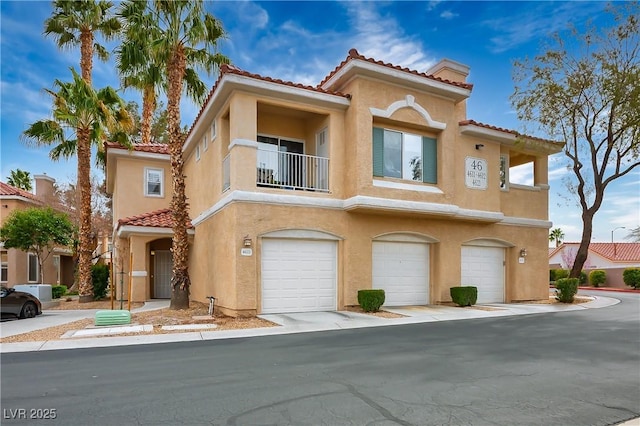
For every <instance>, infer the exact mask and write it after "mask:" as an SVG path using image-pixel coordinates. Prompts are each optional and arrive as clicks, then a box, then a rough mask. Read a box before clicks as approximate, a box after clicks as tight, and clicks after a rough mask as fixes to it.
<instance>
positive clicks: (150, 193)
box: [144, 167, 164, 197]
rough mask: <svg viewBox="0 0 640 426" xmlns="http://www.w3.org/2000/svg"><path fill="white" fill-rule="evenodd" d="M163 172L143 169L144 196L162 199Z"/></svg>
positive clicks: (161, 170) (147, 168) (148, 168)
mask: <svg viewBox="0 0 640 426" xmlns="http://www.w3.org/2000/svg"><path fill="white" fill-rule="evenodd" d="M163 184H164V170H163V169H152V168H150V167H145V168H144V195H145V196H147V197H164V185H163Z"/></svg>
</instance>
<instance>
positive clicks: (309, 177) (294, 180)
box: [256, 149, 329, 192]
mask: <svg viewBox="0 0 640 426" xmlns="http://www.w3.org/2000/svg"><path fill="white" fill-rule="evenodd" d="M257 160H258V161H257V180H256V183H257V184H258V186H270V187H275V188H283V189H301V190H306V191H319V192H329V159H328V158H325V157H316V156H314V155H305V154H296V153H293V152H282V151H274V150H264V149H258V157H257Z"/></svg>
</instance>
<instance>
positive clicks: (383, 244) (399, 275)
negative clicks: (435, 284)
mask: <svg viewBox="0 0 640 426" xmlns="http://www.w3.org/2000/svg"><path fill="white" fill-rule="evenodd" d="M373 288H381V289H383V290H384V291H385V302H384V305H385V306H406V305H426V304H427V303H429V245H428V244H422V243H405V242H390V241H374V243H373Z"/></svg>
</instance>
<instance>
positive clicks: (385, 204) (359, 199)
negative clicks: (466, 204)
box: [344, 195, 458, 216]
mask: <svg viewBox="0 0 640 426" xmlns="http://www.w3.org/2000/svg"><path fill="white" fill-rule="evenodd" d="M358 208H370V209H375V210H382V211H410V212H415V213H428V214H435V215H442V216H454V215H455V214H456V213H457V211H458V207H457V206H455V205H453V204H439V203H427V202H424V201H406V200H394V199H389V198H377V197H369V196H366V195H356V196H355V197H351V198H347V199H346V200H344V209H345V210H347V211H349V210H354V209H358Z"/></svg>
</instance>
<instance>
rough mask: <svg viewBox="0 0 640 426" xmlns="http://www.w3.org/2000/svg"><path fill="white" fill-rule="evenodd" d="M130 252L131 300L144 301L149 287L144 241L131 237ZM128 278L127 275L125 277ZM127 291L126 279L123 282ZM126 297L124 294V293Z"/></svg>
mask: <svg viewBox="0 0 640 426" xmlns="http://www.w3.org/2000/svg"><path fill="white" fill-rule="evenodd" d="M129 249H130V253H133V265H132V266H131V269H130V272H131V300H132V301H134V302H144V301H145V300H147V295H148V287H149V271H148V267H147V265H148V264H149V262H148V260H147V255H148V254H147V245H146V241H145V240H143V239H140V238H136V237H131V240H130V245H129ZM126 279H128V277H126ZM127 291H129V287H128V281H127V282H125V293H126V292H127ZM125 299H126V295H125Z"/></svg>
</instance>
